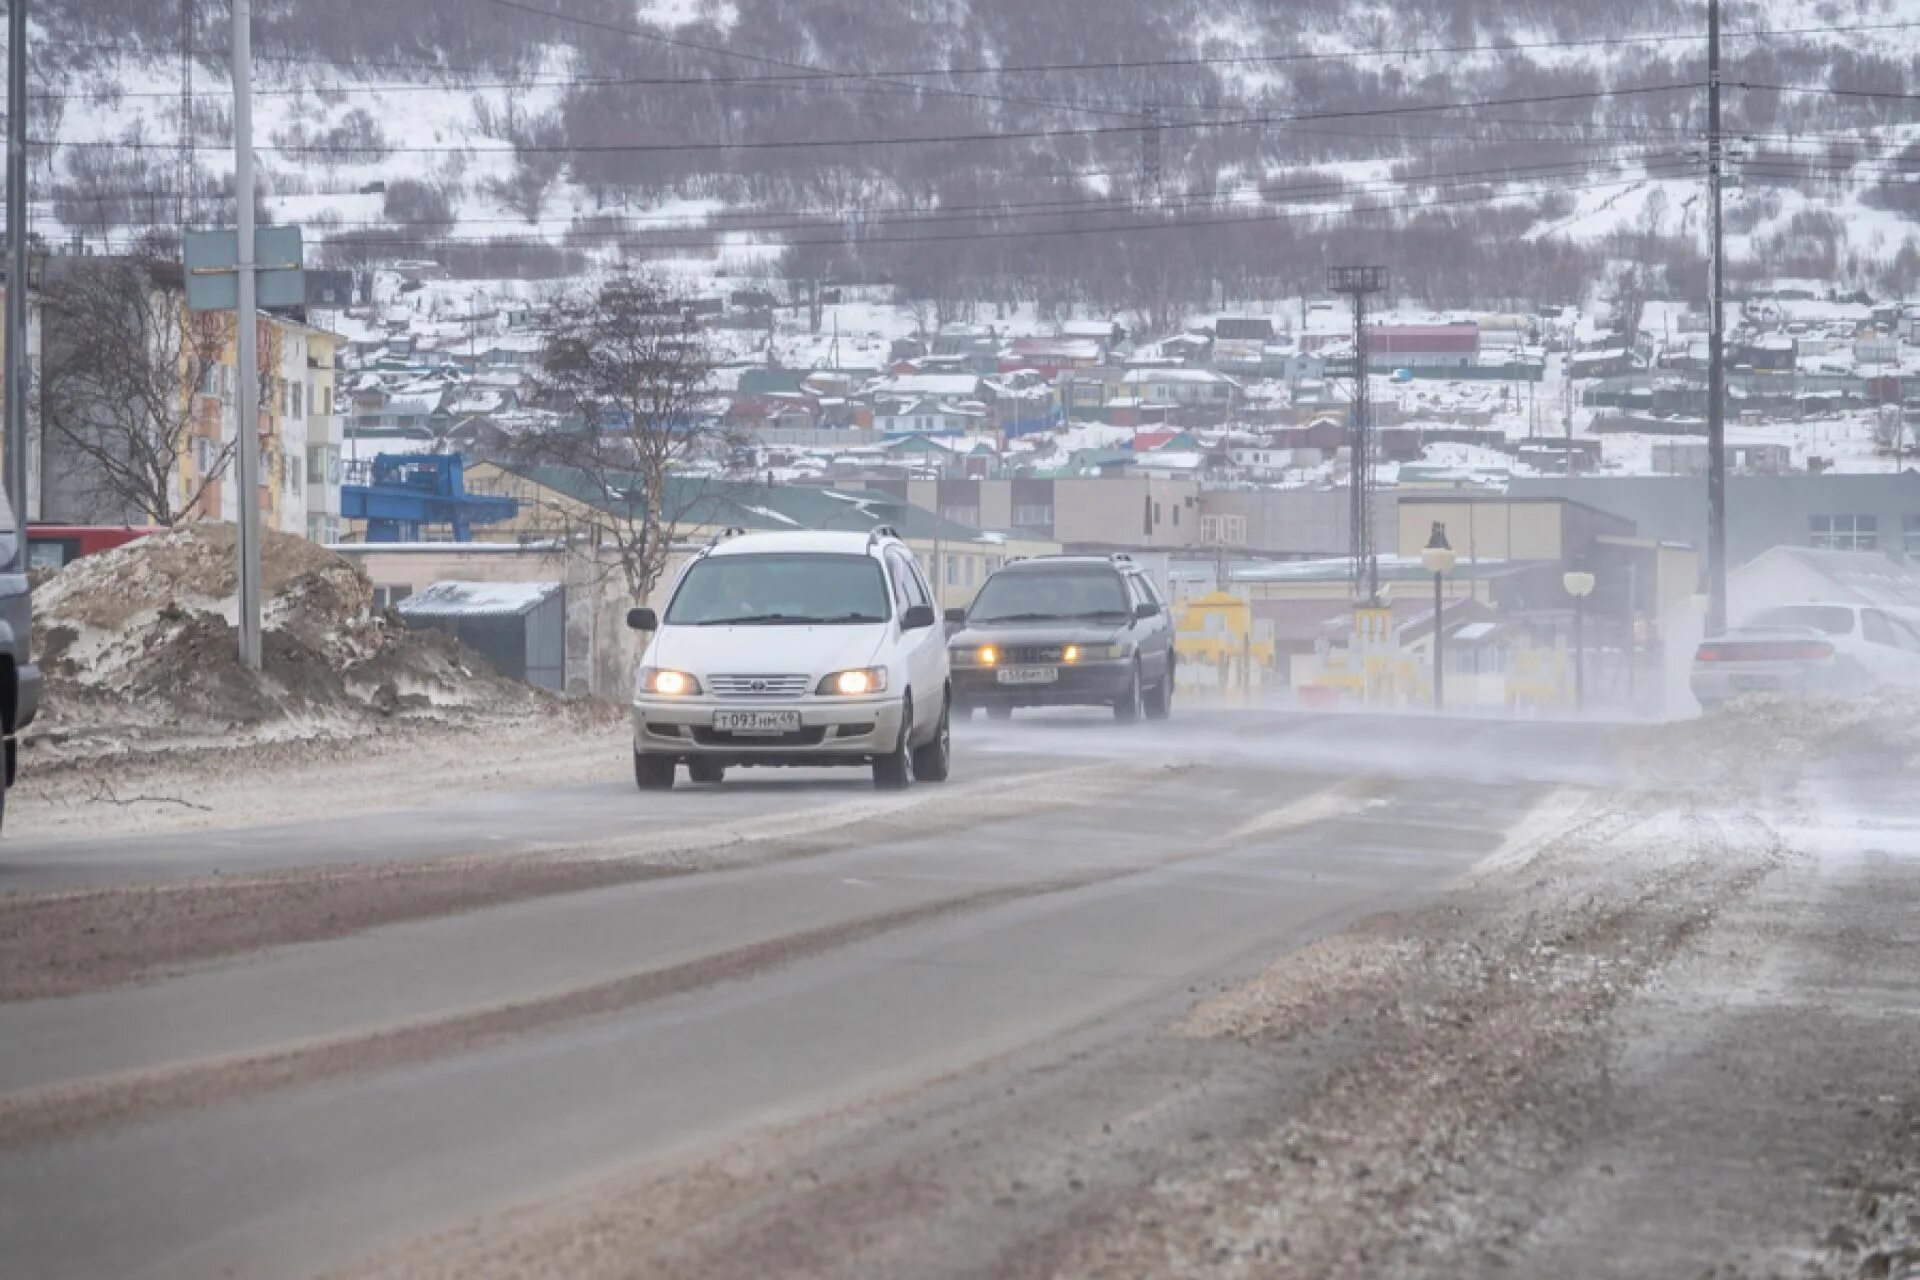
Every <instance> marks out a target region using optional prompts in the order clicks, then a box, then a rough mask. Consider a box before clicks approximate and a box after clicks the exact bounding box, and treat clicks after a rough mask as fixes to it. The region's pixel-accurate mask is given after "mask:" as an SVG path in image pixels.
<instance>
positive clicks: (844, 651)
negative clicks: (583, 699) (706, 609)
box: [645, 622, 893, 676]
mask: <svg viewBox="0 0 1920 1280" xmlns="http://www.w3.org/2000/svg"><path fill="white" fill-rule="evenodd" d="M892 625H893V624H892V623H887V622H882V623H872V624H867V625H863V626H846V627H782V626H760V627H673V626H669V627H662V628H661V629H660V631H659V632H658V633H657V634H656V635H655V636H654V638H653V643H652V644H651V645H649V646H647V657H646V660H645V661H646V665H647V666H650V667H670V668H672V669H673V670H676V671H690V672H692V673H693V674H694V675H696V676H706V675H723V676H724V675H739V676H774V675H809V676H824V675H828V674H830V673H832V672H835V671H848V670H852V669H853V668H855V667H868V666H872V665H873V662H874V655H875V654H877V653H878V652H879V651H880V646H881V643H882V642H883V641H884V640H885V639H886V634H887V628H888V627H889V626H892Z"/></svg>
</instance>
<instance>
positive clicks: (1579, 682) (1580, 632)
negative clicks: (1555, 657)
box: [1560, 570, 1593, 711]
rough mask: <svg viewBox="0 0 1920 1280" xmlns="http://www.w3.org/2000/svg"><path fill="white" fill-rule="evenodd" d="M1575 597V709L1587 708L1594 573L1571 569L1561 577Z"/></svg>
mask: <svg viewBox="0 0 1920 1280" xmlns="http://www.w3.org/2000/svg"><path fill="white" fill-rule="evenodd" d="M1560 581H1561V583H1562V584H1563V585H1564V586H1565V587H1566V589H1567V594H1568V595H1570V596H1572V597H1573V709H1574V710H1575V711H1585V710H1586V709H1587V632H1586V618H1587V611H1586V601H1587V597H1588V596H1590V595H1592V594H1593V575H1592V574H1590V573H1586V572H1584V571H1580V570H1574V571H1570V572H1568V573H1567V574H1566V576H1565V577H1563V578H1561V579H1560Z"/></svg>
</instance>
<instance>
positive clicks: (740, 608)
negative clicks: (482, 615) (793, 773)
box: [627, 527, 952, 791]
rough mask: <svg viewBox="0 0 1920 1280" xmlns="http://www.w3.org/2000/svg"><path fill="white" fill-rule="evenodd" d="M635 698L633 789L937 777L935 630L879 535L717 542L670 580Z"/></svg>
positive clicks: (910, 574) (913, 566)
mask: <svg viewBox="0 0 1920 1280" xmlns="http://www.w3.org/2000/svg"><path fill="white" fill-rule="evenodd" d="M627 625H629V626H631V627H633V628H634V629H635V630H637V631H643V632H651V633H652V639H651V640H650V641H649V642H648V644H647V648H646V653H645V654H644V656H643V657H642V658H641V660H640V674H639V678H638V680H637V681H636V682H635V687H634V694H633V776H634V781H635V782H637V783H638V784H639V785H640V787H641V789H643V790H647V791H663V790H666V789H667V788H669V787H671V786H673V781H674V772H675V769H676V768H677V767H678V766H679V765H681V764H685V765H686V766H687V775H688V776H689V777H690V778H691V779H692V780H693V781H695V782H703V783H715V782H719V781H721V780H722V779H723V778H724V777H725V776H726V771H727V770H728V769H729V768H732V767H751V766H756V765H758V766H765V765H775V766H780V765H785V766H802V765H804V766H812V765H848V764H852V765H871V766H872V768H873V782H874V785H875V786H877V787H882V788H893V787H904V786H906V785H907V783H908V782H909V781H910V780H912V779H914V778H918V779H920V780H921V781H923V782H944V781H946V777H947V767H948V760H949V757H950V754H951V736H950V717H949V710H950V704H951V702H952V690H951V687H950V681H949V679H948V675H947V645H946V633H945V631H944V630H943V629H942V628H941V626H940V625H939V618H938V616H937V614H936V613H935V610H934V607H933V595H932V592H931V591H929V590H928V587H927V580H926V578H925V577H923V576H922V575H921V572H920V566H919V565H918V564H917V563H916V562H915V561H914V558H913V554H912V552H910V551H909V550H908V549H907V546H906V544H905V543H903V542H901V541H900V539H899V537H898V536H897V535H896V534H895V533H894V532H893V530H891V529H888V528H885V527H881V528H877V529H874V530H872V531H871V532H868V533H809V532H798V531H796V532H793V533H753V534H740V535H737V536H732V537H725V536H723V537H722V538H721V539H719V540H718V541H716V542H715V543H714V544H713V545H712V546H709V547H707V548H705V549H703V550H702V551H701V552H700V553H699V554H698V555H697V556H696V557H695V558H694V559H693V560H692V561H690V562H689V563H688V565H687V567H686V568H685V570H684V571H682V573H681V574H680V577H679V580H678V581H677V582H675V583H674V585H673V589H672V592H671V593H670V596H669V598H668V600H667V606H666V609H665V610H664V611H663V612H661V613H659V614H658V615H656V614H655V612H654V610H652V609H633V610H630V611H629V612H628V614H627Z"/></svg>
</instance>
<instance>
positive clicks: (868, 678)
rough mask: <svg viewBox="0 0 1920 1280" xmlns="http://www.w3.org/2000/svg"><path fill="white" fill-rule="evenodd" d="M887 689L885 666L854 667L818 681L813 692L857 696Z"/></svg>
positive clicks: (838, 695)
mask: <svg viewBox="0 0 1920 1280" xmlns="http://www.w3.org/2000/svg"><path fill="white" fill-rule="evenodd" d="M886 689H887V669H886V668H885V667H855V668H854V669H853V670H852V671H836V672H834V673H833V674H832V675H830V676H828V677H826V678H825V679H823V680H822V681H821V682H820V687H819V688H818V689H815V690H814V692H815V693H818V694H822V695H827V696H837V697H842V698H858V697H861V696H863V695H865V694H869V693H885V692H886Z"/></svg>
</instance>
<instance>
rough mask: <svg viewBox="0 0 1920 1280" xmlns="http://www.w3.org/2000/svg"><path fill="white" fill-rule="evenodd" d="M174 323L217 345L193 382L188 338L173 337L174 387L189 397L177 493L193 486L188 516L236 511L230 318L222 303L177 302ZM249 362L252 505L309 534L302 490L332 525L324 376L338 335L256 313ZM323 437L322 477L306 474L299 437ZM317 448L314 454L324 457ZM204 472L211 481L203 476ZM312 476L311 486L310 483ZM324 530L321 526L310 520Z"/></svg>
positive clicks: (231, 515) (335, 481)
mask: <svg viewBox="0 0 1920 1280" xmlns="http://www.w3.org/2000/svg"><path fill="white" fill-rule="evenodd" d="M180 307H181V316H182V323H183V324H186V325H190V326H195V327H196V328H201V329H204V330H206V331H207V332H208V333H209V335H210V338H211V341H212V342H213V344H215V347H216V349H217V352H218V354H217V356H216V358H215V360H214V363H213V364H212V365H211V366H209V367H208V368H207V369H206V371H205V374H204V376H202V377H201V378H200V380H199V385H198V386H194V385H190V384H191V382H192V379H193V366H194V364H195V363H197V362H196V361H195V359H194V354H193V353H194V352H195V351H196V350H198V349H202V346H203V344H202V341H201V340H200V339H197V338H196V339H195V340H193V341H189V342H183V343H182V344H181V348H182V351H181V370H180V373H181V396H182V397H183V399H185V400H187V401H189V404H188V407H187V412H188V415H189V425H188V430H187V432H186V433H185V435H184V438H183V439H182V448H181V450H180V458H179V462H178V466H179V483H180V499H181V501H182V502H186V501H188V500H190V499H193V497H194V495H195V494H198V495H199V496H198V499H197V501H194V502H193V505H192V506H191V507H190V508H189V509H188V512H187V514H188V516H189V517H190V518H196V519H217V520H237V519H239V515H240V499H239V489H238V487H237V483H236V480H237V475H238V462H237V458H236V456H235V453H236V449H237V447H238V446H237V441H238V436H237V434H236V419H237V414H238V406H239V346H238V342H237V337H238V322H237V320H236V318H235V317H234V316H233V314H232V313H230V312H224V311H210V312H188V311H187V310H186V304H185V301H184V299H183V300H182V301H181V303H180ZM255 337H256V342H257V347H256V350H255V362H256V363H255V367H256V368H257V369H258V370H259V372H260V399H259V405H258V408H259V415H258V418H259V420H258V424H257V427H256V431H257V437H256V438H257V439H258V441H259V447H260V455H259V457H260V514H261V521H262V522H263V523H264V524H265V525H266V526H267V527H268V528H270V529H278V530H280V531H281V532H283V533H293V534H298V535H300V536H302V537H308V536H312V535H313V534H314V533H315V529H314V527H313V526H312V525H310V523H309V519H308V515H309V510H310V501H309V500H310V499H311V498H314V497H316V496H317V497H318V498H319V501H318V503H314V504H311V505H313V506H317V507H318V508H319V510H320V511H322V512H325V511H327V510H328V509H329V506H328V504H329V502H330V504H331V506H330V509H331V511H332V513H333V515H334V524H335V525H336V526H337V524H338V512H339V477H338V458H339V440H338V428H337V425H336V424H335V422H334V418H333V377H334V361H335V353H336V351H337V347H338V339H337V337H336V336H335V335H333V334H330V333H326V332H325V331H323V330H319V329H314V328H310V327H309V326H307V325H304V324H301V323H300V322H299V321H296V320H292V319H289V318H287V317H284V316H277V315H273V314H270V313H265V312H263V313H261V315H260V317H259V323H258V325H257V327H256V334H255ZM316 439H317V440H318V441H320V442H321V444H322V447H323V448H325V447H328V446H330V447H331V449H332V453H331V458H332V461H333V467H332V478H331V485H330V486H329V482H328V475H327V473H326V472H324V471H323V472H322V473H321V474H320V475H319V476H318V477H315V476H314V475H313V474H312V472H311V467H310V463H311V462H312V460H313V457H314V455H313V454H312V453H310V452H309V445H310V444H311V443H313V442H314V441H315V440H316ZM326 457H327V455H326V454H322V455H321V461H322V462H323V463H324V462H325V460H326ZM208 476H213V477H214V478H213V480H212V482H211V483H207V482H206V477H208ZM316 484H317V485H318V488H319V493H318V494H317V495H316V494H315V493H314V492H313V491H314V489H315V486H316ZM319 531H320V532H322V533H324V532H326V526H325V525H324V524H323V525H322V526H321V527H320V530H319Z"/></svg>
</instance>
